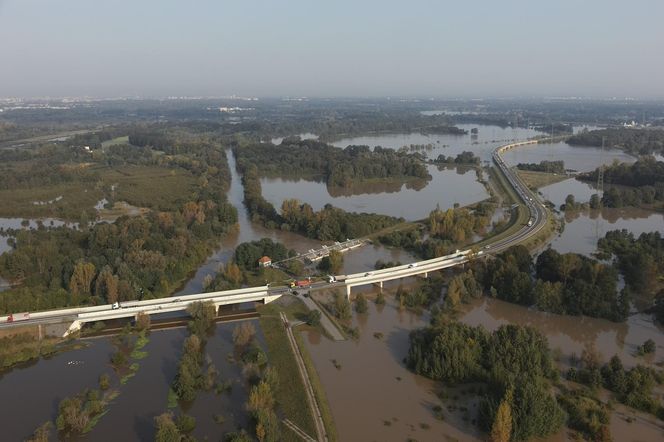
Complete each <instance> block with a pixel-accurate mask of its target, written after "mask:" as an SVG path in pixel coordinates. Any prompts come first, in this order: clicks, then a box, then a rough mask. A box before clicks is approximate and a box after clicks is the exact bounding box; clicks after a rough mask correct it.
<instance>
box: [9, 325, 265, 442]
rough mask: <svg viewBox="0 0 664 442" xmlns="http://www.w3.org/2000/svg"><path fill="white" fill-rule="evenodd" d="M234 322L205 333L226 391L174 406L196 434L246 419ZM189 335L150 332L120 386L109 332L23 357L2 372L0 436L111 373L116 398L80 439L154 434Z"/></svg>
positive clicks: (18, 431) (37, 419)
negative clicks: (35, 357) (49, 354)
mask: <svg viewBox="0 0 664 442" xmlns="http://www.w3.org/2000/svg"><path fill="white" fill-rule="evenodd" d="M252 322H253V323H254V324H255V325H256V329H257V339H258V342H259V343H260V344H261V345H262V346H263V347H265V346H264V338H263V336H262V332H261V330H260V327H258V322H257V320H255V319H254V320H252ZM235 326H236V324H235V323H219V324H217V325H216V327H215V329H214V331H213V333H212V334H211V335H210V336H209V338H208V341H207V345H206V347H205V352H206V355H208V356H209V357H210V358H211V360H212V361H213V363H214V364H215V366H216V367H217V369H218V370H219V373H220V377H219V379H220V381H221V382H224V381H229V382H230V383H231V390H230V392H228V393H222V394H220V395H217V394H215V393H214V392H199V393H198V395H197V397H196V399H195V400H194V401H193V402H192V403H189V404H180V405H179V406H178V408H175V409H173V410H172V411H174V412H175V413H176V414H179V413H182V412H184V413H186V414H189V415H191V416H193V417H195V418H196V429H195V430H194V433H193V434H194V435H195V436H196V437H197V438H199V439H203V438H206V437H207V438H211V439H215V440H216V439H217V438H218V437H219V436H220V435H222V434H225V433H227V432H231V431H235V430H236V429H237V428H239V427H244V428H246V427H247V426H248V423H249V422H248V420H249V417H248V414H247V412H246V410H245V403H246V401H247V397H248V387H247V384H246V382H245V380H244V378H243V376H242V366H241V365H240V364H237V363H232V362H230V361H229V359H228V358H227V356H228V355H229V354H233V352H234V346H233V343H232V331H233V329H234V327H235ZM187 335H188V332H187V330H186V328H183V327H181V328H173V329H169V330H160V331H154V332H152V333H151V334H150V342H149V343H148V344H147V345H146V346H145V347H144V349H143V350H144V351H146V352H147V354H148V355H147V357H146V358H144V359H141V360H138V361H135V362H137V363H138V364H139V370H138V372H137V373H136V375H135V376H134V377H133V378H131V379H130V380H129V381H128V382H127V383H126V384H125V385H120V384H119V382H118V377H117V376H116V375H115V374H114V372H113V369H112V367H111V366H110V362H109V361H110V357H111V354H112V353H113V352H114V347H113V346H112V345H111V339H110V338H108V337H102V338H95V339H88V340H85V342H87V343H88V344H89V346H88V347H87V348H84V349H81V350H75V351H70V352H66V353H62V354H58V355H56V356H55V357H53V358H50V359H42V360H40V361H37V362H34V363H30V364H24V365H23V366H21V367H17V368H15V369H13V370H11V371H9V372H7V373H5V374H3V375H2V377H1V378H0V394H2V395H3V396H2V397H4V398H6V400H3V401H0V416H2V428H3V436H2V440H7V441H13V440H17V441H18V440H24V439H25V438H26V437H28V436H30V434H31V433H32V431H33V430H34V429H35V428H37V426H39V425H41V424H42V423H43V422H46V421H48V420H54V419H55V418H56V417H57V407H58V403H59V401H60V400H62V399H63V398H65V397H67V396H73V395H76V394H78V393H80V392H82V391H83V390H84V389H85V388H98V378H99V375H100V374H102V373H108V374H110V375H111V379H112V387H111V388H113V389H117V390H118V391H119V392H120V395H119V396H118V397H117V398H116V399H115V400H113V402H112V403H111V405H110V406H109V407H108V412H107V413H106V415H104V416H103V417H102V418H101V419H100V421H99V423H98V424H97V426H95V427H94V428H93V429H92V431H91V432H90V433H89V434H87V435H85V436H83V437H80V438H79V439H80V440H94V441H98V440H99V441H118V440H152V439H153V438H154V417H155V416H157V415H159V414H161V413H164V412H166V411H168V408H167V397H168V389H169V387H170V384H171V382H172V381H173V379H174V377H175V374H176V372H177V364H178V361H179V358H180V355H181V349H182V343H183V341H184V339H185V337H186V336H187ZM215 415H222V416H223V417H224V419H225V421H224V423H223V424H221V425H220V424H217V423H215V422H214V416H215Z"/></svg>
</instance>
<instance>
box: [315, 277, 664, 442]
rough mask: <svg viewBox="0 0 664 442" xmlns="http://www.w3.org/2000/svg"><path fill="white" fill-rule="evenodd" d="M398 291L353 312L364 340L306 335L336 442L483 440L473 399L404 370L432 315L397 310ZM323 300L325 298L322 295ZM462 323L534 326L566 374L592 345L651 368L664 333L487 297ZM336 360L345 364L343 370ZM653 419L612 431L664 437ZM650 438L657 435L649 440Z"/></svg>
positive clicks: (617, 421)
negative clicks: (649, 345)
mask: <svg viewBox="0 0 664 442" xmlns="http://www.w3.org/2000/svg"><path fill="white" fill-rule="evenodd" d="M397 285H398V283H397V282H392V283H390V284H386V286H385V289H384V290H385V293H386V299H387V304H386V305H385V306H376V305H375V304H374V303H373V302H372V301H369V312H368V314H366V315H358V314H357V313H355V312H353V320H352V322H353V326H357V327H358V328H359V329H360V338H359V340H357V341H352V340H351V341H344V342H332V341H330V340H328V339H326V338H324V337H321V336H320V335H319V334H318V333H317V332H304V333H303V334H304V337H305V342H306V345H307V348H308V351H309V353H310V355H311V357H312V359H313V361H314V364H315V366H316V370H317V372H318V375H319V378H320V380H321V383H322V384H323V387H324V389H325V391H326V394H327V398H328V402H329V405H330V408H331V411H332V414H333V417H334V420H335V423H336V425H337V431H338V433H339V439H340V440H380V441H402V440H406V439H407V438H413V439H415V440H418V441H440V440H454V439H457V440H483V439H484V437H483V435H482V434H481V433H479V431H478V430H477V428H476V426H475V425H474V424H473V422H472V420H473V419H475V417H476V413H477V399H476V398H475V399H472V397H473V396H472V395H471V396H468V395H463V394H462V393H461V392H460V390H461V391H462V390H463V389H464V388H458V387H457V388H448V387H445V386H443V385H442V384H441V383H438V382H433V381H431V380H429V379H426V378H423V377H421V376H417V375H415V374H413V373H412V372H410V371H409V370H408V369H407V368H406V367H405V365H404V363H403V358H404V357H405V356H406V355H407V352H408V335H409V333H410V331H411V330H414V329H417V328H420V327H423V326H425V325H427V323H428V315H427V314H426V313H424V314H416V313H414V312H411V311H408V310H399V308H398V307H397V305H396V302H395V300H394V296H393V293H394V290H395V287H396V286H397ZM354 290H355V289H354ZM360 290H361V291H362V292H364V293H365V294H367V296H368V297H371V296H372V294H374V293H376V289H372V288H368V287H367V288H365V289H364V290H362V289H360ZM353 293H354V294H355V293H357V292H355V291H354V292H353ZM320 296H321V299H325V295H320ZM459 320H460V321H461V322H464V323H466V324H469V325H473V326H477V325H482V326H483V327H485V328H486V329H487V330H495V329H497V328H498V327H499V326H501V325H503V324H510V323H511V324H520V325H529V326H532V327H535V328H536V329H538V330H539V331H540V332H542V333H543V334H544V335H545V336H546V337H547V339H548V341H549V345H550V347H551V349H552V350H553V352H554V357H555V358H556V360H557V362H558V363H559V364H560V368H561V370H564V369H567V368H568V367H569V364H570V358H571V357H572V356H576V357H579V356H580V355H581V353H582V352H583V350H584V349H585V348H587V347H589V346H591V345H594V346H595V348H596V349H597V350H598V351H599V352H600V354H601V358H602V360H603V361H608V360H609V359H610V358H611V357H612V356H613V355H614V354H617V355H618V356H620V357H621V358H622V360H623V361H624V364H625V366H626V367H632V366H634V365H636V364H649V365H652V364H654V363H655V362H657V361H658V360H660V359H661V356H662V354H664V335H663V334H662V329H661V328H659V327H658V326H656V325H655V324H653V322H652V320H651V319H650V318H649V316H648V315H643V314H637V315H633V316H631V317H630V318H629V319H628V321H627V322H626V323H622V324H619V323H613V322H610V321H607V320H604V319H594V318H588V317H572V316H561V315H554V314H550V313H544V312H539V311H536V310H532V309H528V308H526V307H522V306H519V305H515V304H510V303H507V302H504V301H500V300H497V299H491V298H485V299H480V300H476V301H474V302H472V303H471V304H468V305H465V306H464V307H463V310H462V312H461V315H460V317H459ZM376 332H379V333H383V337H382V338H381V339H377V338H376V337H374V333H376ZM647 339H653V340H654V341H655V342H656V344H657V350H656V355H655V357H654V358H652V357H649V358H643V357H637V356H635V354H636V349H637V347H638V346H639V345H641V344H643V342H644V341H645V340H647ZM335 362H336V364H338V365H340V368H339V369H338V368H336V367H335ZM440 392H444V393H445V394H446V396H447V397H448V398H450V397H454V396H457V395H458V396H460V398H459V400H458V402H455V401H450V400H449V399H447V400H445V401H444V402H442V401H441V400H440V399H439V398H438V397H437V393H440ZM451 403H453V404H455V405H457V406H458V407H461V406H463V407H466V408H467V409H468V410H469V411H468V412H467V414H466V413H465V412H462V411H458V410H457V411H449V410H448V409H447V406H448V405H449V404H451ZM435 405H441V406H442V407H443V409H444V411H443V413H444V415H445V420H444V421H439V420H437V419H436V418H435V417H434V413H433V412H432V408H433V407H434V406H435ZM618 408H620V407H618ZM625 415H629V416H635V417H636V421H635V422H634V424H632V426H631V432H630V431H625V430H629V428H627V427H626V425H625V422H624V417H625ZM464 418H465V419H464ZM653 421H654V419H652V418H649V417H647V416H643V415H642V414H639V413H635V412H632V411H625V410H622V411H620V410H619V412H616V413H614V416H613V418H612V423H611V430H612V432H613V434H614V437H616V438H617V439H616V440H635V439H633V437H634V435H635V434H636V435H639V437H645V439H642V440H657V438H658V437H660V436H661V435H662V434H664V433H663V430H662V428H661V424H659V423H657V422H654V423H653ZM386 422H388V424H386ZM653 435H656V437H654V438H652V439H650V438H651V437H653ZM567 439H568V438H567V437H566V432H565V431H562V432H561V433H559V434H557V435H555V436H553V437H551V438H548V439H547V440H550V441H559V440H567ZM636 440H639V439H636Z"/></svg>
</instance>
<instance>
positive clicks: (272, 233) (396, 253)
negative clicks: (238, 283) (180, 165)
mask: <svg viewBox="0 0 664 442" xmlns="http://www.w3.org/2000/svg"><path fill="white" fill-rule="evenodd" d="M226 155H227V158H228V163H229V166H230V170H231V186H230V190H229V191H228V200H229V202H230V203H231V204H233V205H234V206H235V207H236V208H237V209H238V226H237V228H236V229H235V230H234V231H232V232H230V233H229V234H227V235H226V236H225V237H224V238H223V240H222V241H221V245H220V247H219V249H218V250H216V251H215V252H214V253H213V254H212V255H211V256H210V257H209V258H208V259H207V261H206V262H205V263H204V264H203V265H202V266H201V267H199V268H198V269H197V270H196V272H195V273H194V275H193V276H192V278H191V279H189V280H188V281H187V282H186V284H185V285H184V286H183V288H182V289H181V290H179V291H178V292H177V294H192V293H201V292H202V291H203V280H204V278H205V276H206V275H214V274H216V273H217V271H218V269H219V265H220V264H222V263H226V262H228V261H229V260H230V259H231V258H232V257H233V253H234V250H235V248H236V247H237V246H238V245H239V244H241V243H243V242H246V241H255V240H258V239H261V238H271V239H273V240H275V241H279V242H281V243H283V244H284V245H285V246H286V247H288V248H290V249H295V250H297V251H298V252H305V251H307V250H309V249H316V248H320V247H321V245H322V243H321V241H317V240H314V239H310V238H306V237H304V236H302V235H298V234H295V233H292V232H286V231H282V230H271V229H266V228H265V227H263V226H261V225H258V224H255V223H252V222H251V220H250V219H249V216H248V214H247V211H246V209H245V207H244V202H243V200H244V188H243V186H242V180H241V178H240V176H239V174H238V173H237V170H236V168H235V165H236V162H235V156H234V155H233V152H232V151H230V150H227V151H226ZM263 190H264V191H265V187H264V188H263ZM280 206H281V202H279V206H278V207H280ZM379 259H382V260H383V261H402V262H412V261H415V259H414V258H413V257H412V256H411V255H410V254H409V253H407V252H404V251H401V250H389V249H387V248H385V247H382V246H371V247H361V248H358V249H354V250H352V251H350V252H348V253H346V254H344V267H343V273H355V272H360V271H363V270H365V269H373V265H374V263H375V262H376V261H377V260H379Z"/></svg>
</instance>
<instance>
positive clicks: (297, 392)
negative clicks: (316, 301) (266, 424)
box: [258, 300, 338, 441]
mask: <svg viewBox="0 0 664 442" xmlns="http://www.w3.org/2000/svg"><path fill="white" fill-rule="evenodd" d="M258 310H259V312H260V314H261V317H260V324H261V328H262V330H263V334H264V335H265V340H266V342H267V347H268V355H269V356H268V357H269V362H270V364H272V365H273V366H274V367H275V368H276V370H277V373H278V374H279V391H278V392H277V403H278V405H279V408H280V410H281V412H282V413H283V416H284V417H285V418H287V419H289V420H291V421H292V422H294V423H295V424H296V425H297V426H298V427H300V428H301V429H302V430H304V431H305V432H307V434H309V435H310V436H314V437H315V435H316V429H315V426H314V420H313V416H312V415H311V409H310V408H309V407H308V406H307V394H306V391H305V389H304V384H303V383H302V379H301V378H300V376H299V374H298V368H297V363H296V362H295V356H294V355H293V352H292V351H291V349H290V344H289V342H288V337H287V336H286V330H285V329H284V325H283V323H282V322H281V319H279V311H283V312H284V313H286V315H287V316H288V318H289V319H291V320H297V319H300V318H302V316H304V315H306V314H307V312H308V310H307V308H306V307H305V306H304V305H303V304H302V302H300V301H299V300H294V301H293V302H291V303H290V304H289V305H287V306H284V305H276V304H274V303H272V304H268V305H264V306H261V307H259V309H258ZM300 327H304V326H300ZM294 335H295V338H296V340H297V342H298V345H299V346H300V351H301V352H302V356H303V358H304V362H305V365H306V367H307V372H308V374H309V378H310V380H311V384H312V386H313V388H314V392H315V394H316V400H317V402H318V406H319V408H320V410H321V414H322V415H323V421H324V422H325V428H326V430H327V433H328V436H329V440H330V441H335V440H338V438H337V435H336V428H335V426H334V420H333V418H332V413H331V411H330V409H329V406H328V403H327V397H326V396H325V390H324V389H323V386H322V385H321V383H320V380H319V379H318V373H317V372H316V369H315V368H314V365H313V363H312V361H311V358H310V357H309V353H308V352H307V350H306V347H305V346H304V345H303V342H302V339H301V338H300V336H299V333H297V332H296V333H294ZM282 435H283V436H284V440H292V441H299V440H300V439H299V437H298V436H297V435H296V434H295V433H293V431H292V430H290V429H289V428H287V427H286V426H283V425H282Z"/></svg>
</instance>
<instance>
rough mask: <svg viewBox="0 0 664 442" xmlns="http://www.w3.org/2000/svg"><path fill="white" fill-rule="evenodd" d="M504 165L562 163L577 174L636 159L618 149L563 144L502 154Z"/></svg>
mask: <svg viewBox="0 0 664 442" xmlns="http://www.w3.org/2000/svg"><path fill="white" fill-rule="evenodd" d="M503 159H504V160H505V162H506V163H508V164H510V165H513V166H516V165H517V164H519V163H539V162H540V161H545V160H546V161H560V160H562V161H564V162H565V168H566V169H571V170H575V171H577V172H589V171H592V170H595V169H596V168H597V167H599V166H600V165H601V164H607V165H608V164H611V163H613V161H616V160H617V161H619V162H625V163H633V162H634V161H636V158H635V157H633V156H631V155H628V154H626V153H625V152H623V151H621V150H618V149H604V151H603V152H602V149H601V148H599V147H590V146H570V145H569V144H567V143H565V142H562V141H561V142H559V143H540V144H532V145H526V146H523V147H519V148H516V149H512V150H509V151H507V152H505V153H504V154H503Z"/></svg>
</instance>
